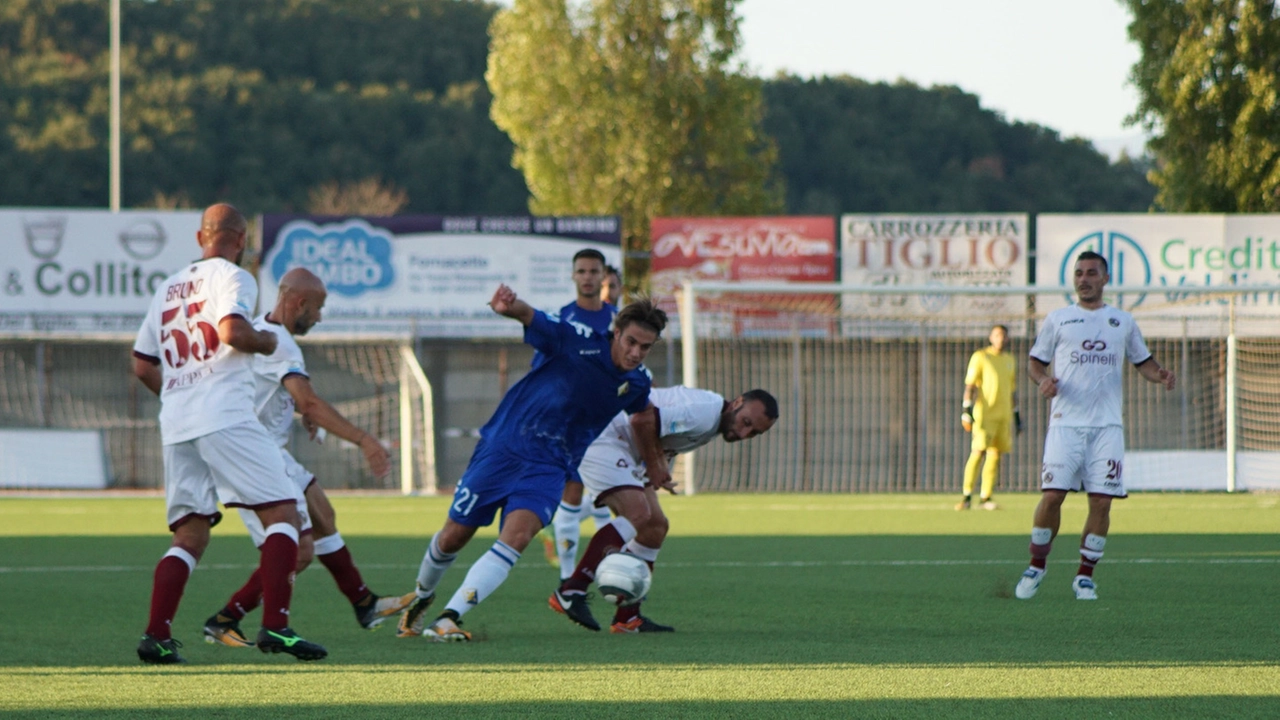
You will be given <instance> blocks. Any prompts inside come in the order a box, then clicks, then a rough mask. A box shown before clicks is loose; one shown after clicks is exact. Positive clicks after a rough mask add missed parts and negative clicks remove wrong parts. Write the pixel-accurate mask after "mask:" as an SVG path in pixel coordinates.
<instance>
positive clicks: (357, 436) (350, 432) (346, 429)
mask: <svg viewBox="0 0 1280 720" xmlns="http://www.w3.org/2000/svg"><path fill="white" fill-rule="evenodd" d="M283 385H284V389H285V390H288V391H289V394H290V395H292V396H293V402H294V404H295V405H296V406H297V408H298V412H300V413H302V416H303V417H304V418H305V419H306V420H307V421H309V422H311V423H315V424H316V425H319V426H320V427H322V428H324V429H325V430H328V431H329V432H331V433H333V434H334V435H337V436H338V437H340V438H342V439H343V440H349V441H350V442H353V443H355V444H357V445H359V446H360V451H361V452H363V453H364V459H365V460H366V461H368V463H369V469H370V470H371V471H373V474H374V476H375V477H383V476H385V475H386V474H387V473H388V472H390V471H391V455H390V453H388V452H387V449H386V448H384V447H382V443H380V442H378V438H376V437H374V436H372V435H370V434H369V433H367V432H365V431H364V430H361V429H360V428H358V427H356V426H355V425H352V424H351V421H350V420H347V419H346V418H345V417H343V416H342V413H340V412H338V409H337V408H335V407H334V406H332V405H330V404H329V403H328V402H325V400H324V398H322V397H320V396H319V395H317V394H316V391H315V388H313V387H311V380H309V379H307V378H306V377H303V376H302V375H289V376H288V377H286V378H285V379H284V382H283Z"/></svg>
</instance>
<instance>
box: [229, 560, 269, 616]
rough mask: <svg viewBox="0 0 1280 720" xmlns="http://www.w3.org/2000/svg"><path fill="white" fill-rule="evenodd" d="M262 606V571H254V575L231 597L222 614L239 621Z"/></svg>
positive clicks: (255, 569)
mask: <svg viewBox="0 0 1280 720" xmlns="http://www.w3.org/2000/svg"><path fill="white" fill-rule="evenodd" d="M261 604H262V570H261V569H259V568H254V569H253V574H252V575H250V576H249V579H248V580H246V581H245V583H244V586H243V587H241V588H240V589H239V590H237V591H236V592H235V594H234V595H232V596H231V602H229V603H227V606H226V607H224V608H222V614H223V615H226V616H227V617H229V618H231V619H232V620H239V619H241V618H243V617H244V616H245V615H248V614H249V613H251V612H253V611H254V610H255V609H257V607H258V606H259V605H261Z"/></svg>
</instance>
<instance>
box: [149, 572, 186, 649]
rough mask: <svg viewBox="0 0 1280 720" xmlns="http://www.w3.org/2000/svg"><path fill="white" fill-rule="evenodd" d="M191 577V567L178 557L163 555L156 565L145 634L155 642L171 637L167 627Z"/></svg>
mask: <svg viewBox="0 0 1280 720" xmlns="http://www.w3.org/2000/svg"><path fill="white" fill-rule="evenodd" d="M189 577H191V567H190V566H189V565H187V563H186V561H184V560H183V559H182V558H180V557H175V556H173V555H165V556H164V557H162V558H160V562H158V563H156V572H155V580H154V583H153V584H152V586H151V617H150V619H149V620H148V622H147V634H148V635H150V636H151V637H153V638H155V639H157V640H168V639H169V638H170V637H172V635H170V632H169V626H170V625H171V624H172V623H173V616H174V615H177V614H178V603H180V602H182V591H183V590H185V589H186V587H187V578H189Z"/></svg>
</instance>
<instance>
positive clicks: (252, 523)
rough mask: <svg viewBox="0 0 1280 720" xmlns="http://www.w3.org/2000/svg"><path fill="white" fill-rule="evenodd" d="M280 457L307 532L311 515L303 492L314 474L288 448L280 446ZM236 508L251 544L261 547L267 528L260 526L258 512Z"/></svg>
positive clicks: (309, 484)
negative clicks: (246, 529) (296, 497)
mask: <svg viewBox="0 0 1280 720" xmlns="http://www.w3.org/2000/svg"><path fill="white" fill-rule="evenodd" d="M280 457H281V459H282V460H284V470H285V474H286V475H288V476H289V480H290V481H291V482H292V483H293V485H294V488H295V489H296V490H297V493H298V522H299V523H300V527H301V528H302V532H307V531H308V530H310V529H311V515H310V514H308V513H307V498H306V495H305V493H306V492H307V488H308V487H310V486H311V483H313V482H315V479H316V476H315V475H312V474H311V471H310V470H308V469H306V468H305V467H303V466H302V463H300V462H298V461H297V460H294V459H293V456H292V455H290V454H289V451H288V450H285V449H284V448H280ZM236 509H237V510H239V512H240V519H241V520H243V521H244V526H245V527H246V528H248V529H249V537H251V538H253V544H254V545H255V546H257V547H262V543H264V542H266V541H267V530H266V528H264V527H263V526H262V521H261V520H259V519H258V513H256V512H254V511H252V510H247V509H245V508H236Z"/></svg>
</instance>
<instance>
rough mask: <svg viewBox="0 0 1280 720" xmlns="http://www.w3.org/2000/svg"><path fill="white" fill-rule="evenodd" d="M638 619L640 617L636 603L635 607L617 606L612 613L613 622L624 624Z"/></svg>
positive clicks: (638, 604)
mask: <svg viewBox="0 0 1280 720" xmlns="http://www.w3.org/2000/svg"><path fill="white" fill-rule="evenodd" d="M638 617H640V603H636V604H635V605H619V606H618V609H617V611H615V612H614V613H613V622H614V623H625V622H629V621H631V620H632V619H634V618H638Z"/></svg>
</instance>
